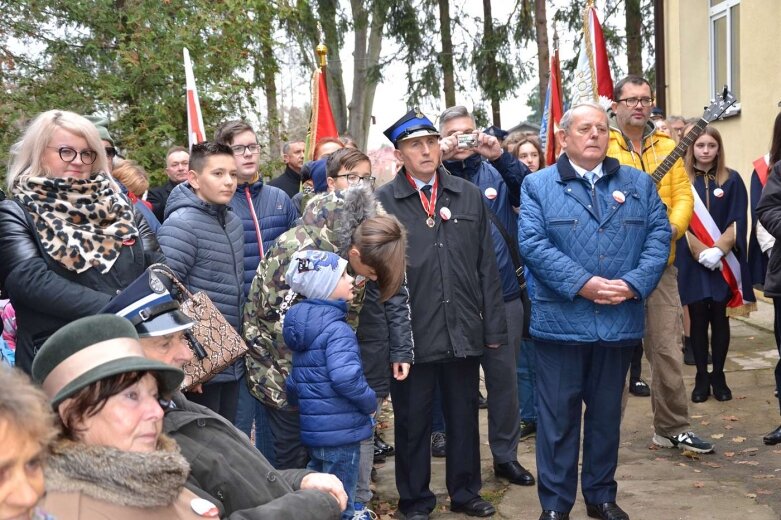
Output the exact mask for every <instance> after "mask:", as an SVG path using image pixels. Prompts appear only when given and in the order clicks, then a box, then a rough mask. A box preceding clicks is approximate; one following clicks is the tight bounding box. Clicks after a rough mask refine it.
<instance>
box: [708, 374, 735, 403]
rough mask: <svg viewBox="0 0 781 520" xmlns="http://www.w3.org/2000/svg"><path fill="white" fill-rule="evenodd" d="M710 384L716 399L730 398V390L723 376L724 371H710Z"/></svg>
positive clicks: (724, 399)
mask: <svg viewBox="0 0 781 520" xmlns="http://www.w3.org/2000/svg"><path fill="white" fill-rule="evenodd" d="M710 384H711V389H712V390H713V397H715V398H716V400H717V401H730V400H732V390H730V389H729V387H728V386H727V378H726V377H725V376H724V372H721V373H712V374H711V375H710Z"/></svg>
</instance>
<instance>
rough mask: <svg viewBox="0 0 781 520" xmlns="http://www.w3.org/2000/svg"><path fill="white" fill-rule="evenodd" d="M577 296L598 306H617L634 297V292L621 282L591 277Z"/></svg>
mask: <svg viewBox="0 0 781 520" xmlns="http://www.w3.org/2000/svg"><path fill="white" fill-rule="evenodd" d="M578 294H579V295H580V296H582V297H584V298H585V299H587V300H591V301H592V302H594V303H598V304H600V305H618V304H619V303H622V302H625V301H626V300H631V299H633V298H634V297H635V293H634V291H633V290H632V289H631V288H630V287H629V285H628V284H627V283H626V282H625V281H623V280H608V279H607V278H602V277H601V276H592V277H591V278H589V280H588V282H586V284H585V285H584V286H583V287H581V289H580V291H578Z"/></svg>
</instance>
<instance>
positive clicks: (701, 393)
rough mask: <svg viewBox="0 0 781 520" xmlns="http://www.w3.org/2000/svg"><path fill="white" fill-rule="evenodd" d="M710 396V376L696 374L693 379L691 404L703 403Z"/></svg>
mask: <svg viewBox="0 0 781 520" xmlns="http://www.w3.org/2000/svg"><path fill="white" fill-rule="evenodd" d="M708 396H710V376H709V375H708V374H707V373H706V374H701V373H699V372H698V373H697V375H696V376H695V378H694V389H693V390H692V402H693V403H704V402H705V401H707V400H708Z"/></svg>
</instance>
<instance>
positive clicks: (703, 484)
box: [692, 480, 705, 488]
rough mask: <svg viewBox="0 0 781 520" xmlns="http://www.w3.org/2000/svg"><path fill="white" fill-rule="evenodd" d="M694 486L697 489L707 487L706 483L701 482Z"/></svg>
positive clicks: (696, 482) (695, 483)
mask: <svg viewBox="0 0 781 520" xmlns="http://www.w3.org/2000/svg"><path fill="white" fill-rule="evenodd" d="M692 485H693V486H694V487H696V488H703V487H705V483H704V482H700V481H699V480H698V481H695V482H694V483H693V484H692Z"/></svg>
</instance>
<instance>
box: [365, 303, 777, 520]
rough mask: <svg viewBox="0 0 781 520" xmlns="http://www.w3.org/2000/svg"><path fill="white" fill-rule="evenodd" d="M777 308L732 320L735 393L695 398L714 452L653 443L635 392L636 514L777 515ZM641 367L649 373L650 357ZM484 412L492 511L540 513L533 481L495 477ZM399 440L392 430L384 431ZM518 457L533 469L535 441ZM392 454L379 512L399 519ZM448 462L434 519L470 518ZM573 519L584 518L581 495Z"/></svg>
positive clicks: (631, 509) (624, 453) (631, 505)
mask: <svg viewBox="0 0 781 520" xmlns="http://www.w3.org/2000/svg"><path fill="white" fill-rule="evenodd" d="M772 327H773V309H772V305H769V304H768V303H765V302H760V303H759V311H758V312H756V313H754V314H752V317H751V318H749V319H733V320H732V340H731V346H730V353H729V357H728V360H727V367H726V369H727V383H728V384H729V386H730V387H731V389H732V393H733V397H734V398H733V400H732V401H727V402H718V401H716V400H715V399H713V398H712V397H711V398H710V399H709V400H708V401H707V402H705V403H698V404H693V403H691V402H689V414H690V416H691V423H692V429H693V430H694V431H695V432H696V433H697V434H698V435H699V436H701V437H703V438H706V439H708V440H710V441H712V442H714V443H715V444H716V452H715V453H714V454H711V455H696V456H693V454H689V455H692V456H691V457H690V456H687V454H684V453H683V452H681V451H680V450H677V449H654V447H653V446H652V443H651V435H652V433H653V431H652V427H651V421H652V414H651V403H650V400H649V399H648V398H642V397H634V396H630V398H629V402H628V404H627V409H626V415H625V417H624V421H623V424H622V428H621V436H622V442H621V448H620V452H619V466H618V470H617V472H616V480H617V481H618V503H619V505H621V507H622V508H624V509H625V510H626V511H627V513H628V514H629V515H630V517H631V519H632V520H736V519H743V518H750V519H751V520H779V519H781V444H780V445H778V446H765V445H763V443H762V436H763V435H764V434H765V433H767V432H769V431H771V430H772V429H774V428H775V427H776V426H778V425H779V424H781V418H780V417H779V408H778V401H777V400H776V398H775V397H774V396H773V390H774V387H775V382H774V376H773V370H774V367H775V363H776V360H777V359H778V352H777V350H776V346H775V341H774V339H773V334H772ZM643 371H644V374H645V377H646V378H649V377H650V374H649V370H648V364H647V362H646V361H645V360H643ZM694 374H695V369H694V367H689V366H685V367H684V375H685V382H686V387H687V391H689V392H691V389H692V387H693V385H694ZM486 428H487V421H486V411H485V410H481V411H480V431H481V469H482V475H483V494H484V496H486V498H488V499H489V500H491V501H492V502H493V503H494V504H495V505H496V507H497V514H496V515H495V516H494V517H493V518H500V519H520V520H525V519H530V520H536V519H537V518H538V517H539V514H540V507H539V502H538V499H537V491H536V487H520V486H511V485H508V484H507V483H506V482H504V481H501V480H499V479H497V478H495V477H494V475H493V469H492V460H491V454H490V450H489V448H488V438H487V429H486ZM383 435H384V437H385V438H386V440H387V441H388V442H391V443H392V442H393V429H392V427H391V428H388V429H386V430H384V432H383ZM518 458H519V461H520V462H521V464H523V465H524V466H526V467H527V468H529V469H531V470H532V472H533V473H534V474H535V476H536V464H535V459H534V439H533V438H532V439H530V440H526V441H521V443H520V446H519V448H518ZM393 470H394V466H393V457H390V458H389V459H388V461H387V462H386V463H385V464H384V465H383V466H382V467H380V468H379V471H378V475H379V481H378V483H377V492H376V495H377V499H378V500H379V501H380V503H379V504H377V509H378V510H380V512H381V518H401V517H402V515H400V514H399V515H398V516H397V515H396V514H394V513H393V512H392V510H391V511H389V510H388V509H389V506H393V507H395V502H396V500H397V499H398V495H397V493H396V487H395V483H394V476H393ZM444 472H445V462H444V459H433V461H432V484H431V485H432V490H433V491H434V492H435V493H436V494H437V497H438V504H437V510H436V511H435V512H434V514H433V515H432V518H434V519H461V518H468V517H467V516H465V515H462V514H454V513H451V512H449V510H448V509H447V505H448V498H447V492H446V490H445V484H444ZM570 518H571V519H572V520H586V519H587V518H588V517H587V516H586V512H585V505H584V504H583V500H582V497H578V501H577V502H576V504H575V507H574V508H573V510H572V512H571V513H570Z"/></svg>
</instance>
